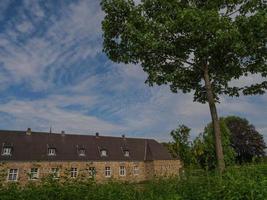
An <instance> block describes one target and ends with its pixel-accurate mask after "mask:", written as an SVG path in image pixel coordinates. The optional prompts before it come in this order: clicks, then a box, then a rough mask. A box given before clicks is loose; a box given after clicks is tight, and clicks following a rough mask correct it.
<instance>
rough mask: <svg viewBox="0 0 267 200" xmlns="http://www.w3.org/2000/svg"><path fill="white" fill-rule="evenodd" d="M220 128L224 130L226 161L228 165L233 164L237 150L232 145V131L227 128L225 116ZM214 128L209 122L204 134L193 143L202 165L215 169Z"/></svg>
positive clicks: (223, 143)
mask: <svg viewBox="0 0 267 200" xmlns="http://www.w3.org/2000/svg"><path fill="white" fill-rule="evenodd" d="M220 129H221V132H222V147H223V151H224V161H225V163H226V165H231V164H233V163H234V161H235V151H234V149H233V147H232V146H231V145H230V144H231V141H230V137H231V132H230V131H229V129H228V128H227V126H226V124H225V122H224V120H223V118H221V119H220ZM213 141H214V128H213V126H212V123H209V124H208V125H207V126H206V127H205V129H204V132H203V133H202V134H200V135H199V136H198V137H197V138H196V139H195V140H194V143H193V152H194V156H195V157H196V160H197V162H198V163H199V164H200V166H202V167H204V168H206V167H207V168H208V169H213V168H214V167H215V166H216V151H215V145H214V142H213Z"/></svg>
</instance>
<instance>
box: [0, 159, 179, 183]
mask: <svg viewBox="0 0 267 200" xmlns="http://www.w3.org/2000/svg"><path fill="white" fill-rule="evenodd" d="M120 166H124V167H125V169H126V174H125V175H124V176H121V175H120V174H119V170H120ZM135 166H136V167H137V168H136V169H138V170H136V172H137V171H138V174H137V173H135V174H134V167H135ZM92 167H94V168H95V169H96V174H95V180H96V181H98V182H103V181H107V180H111V179H114V180H121V181H134V182H140V181H144V180H149V179H151V178H153V177H159V176H172V175H178V173H179V169H180V168H181V163H180V161H179V160H159V161H146V162H142V161H138V162H134V161H131V162H129V161H127V162H119V161H118V162H116V161H107V162H102V161H101V162H100V161H95V162H65V161H64V162H55V161H53V162H2V163H0V179H1V181H7V175H8V170H9V169H18V170H19V173H18V181H19V182H20V183H26V182H27V181H29V180H30V178H29V177H30V175H29V173H30V170H31V168H38V172H39V178H38V180H40V179H41V178H43V177H47V176H49V174H51V168H58V169H59V174H60V179H64V178H70V169H71V168H77V170H78V177H77V178H90V174H89V168H92ZM106 167H110V168H111V177H106V176H105V168H106ZM38 180H34V181H38Z"/></svg>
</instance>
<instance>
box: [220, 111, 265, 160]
mask: <svg viewBox="0 0 267 200" xmlns="http://www.w3.org/2000/svg"><path fill="white" fill-rule="evenodd" d="M224 121H225V123H226V125H227V127H228V129H229V130H230V132H231V146H232V147H233V148H234V150H235V152H236V154H237V155H236V159H237V161H238V162H239V163H242V162H251V161H252V159H253V158H255V157H262V156H264V155H265V152H264V149H265V148H266V145H265V143H264V139H263V136H262V135H261V134H260V133H259V132H258V131H257V130H256V129H255V127H254V126H253V125H252V124H249V122H248V120H246V119H244V118H240V117H237V116H229V117H226V118H224Z"/></svg>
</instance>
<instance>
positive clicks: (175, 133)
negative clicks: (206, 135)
mask: <svg viewBox="0 0 267 200" xmlns="http://www.w3.org/2000/svg"><path fill="white" fill-rule="evenodd" d="M189 134H190V128H188V127H187V126H185V125H180V126H179V127H178V128H177V129H175V130H172V131H171V133H170V135H171V136H172V139H173V142H170V143H169V151H170V153H171V154H172V155H173V156H174V157H179V158H180V159H181V160H182V161H183V164H184V165H185V166H188V165H190V164H192V158H193V155H192V152H191V142H190V141H189Z"/></svg>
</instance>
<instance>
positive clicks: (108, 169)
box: [105, 166, 112, 178]
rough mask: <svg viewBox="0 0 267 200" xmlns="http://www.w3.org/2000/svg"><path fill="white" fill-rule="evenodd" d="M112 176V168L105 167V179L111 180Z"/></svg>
mask: <svg viewBox="0 0 267 200" xmlns="http://www.w3.org/2000/svg"><path fill="white" fill-rule="evenodd" d="M111 175H112V170H111V167H109V166H107V167H105V177H106V178H110V177H111Z"/></svg>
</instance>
